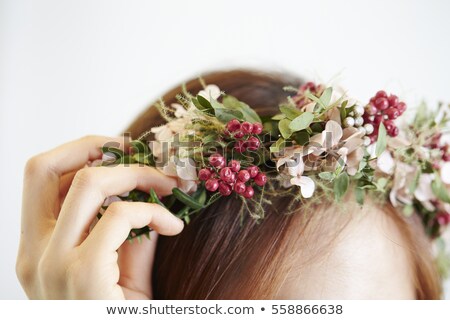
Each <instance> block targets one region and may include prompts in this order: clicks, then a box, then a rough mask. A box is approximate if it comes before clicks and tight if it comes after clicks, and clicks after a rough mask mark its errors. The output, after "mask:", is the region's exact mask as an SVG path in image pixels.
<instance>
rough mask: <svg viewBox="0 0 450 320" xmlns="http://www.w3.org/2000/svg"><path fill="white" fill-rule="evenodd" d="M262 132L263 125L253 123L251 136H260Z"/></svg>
mask: <svg viewBox="0 0 450 320" xmlns="http://www.w3.org/2000/svg"><path fill="white" fill-rule="evenodd" d="M262 131H263V125H262V124H261V123H259V122H255V123H254V124H253V131H252V133H253V134H261V133H262Z"/></svg>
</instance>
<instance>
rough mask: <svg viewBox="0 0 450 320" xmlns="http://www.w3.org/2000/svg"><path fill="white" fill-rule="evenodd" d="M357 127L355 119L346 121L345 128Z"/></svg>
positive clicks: (346, 119)
mask: <svg viewBox="0 0 450 320" xmlns="http://www.w3.org/2000/svg"><path fill="white" fill-rule="evenodd" d="M354 125H355V119H353V118H352V117H347V118H345V119H344V127H346V128H348V127H353V126H354Z"/></svg>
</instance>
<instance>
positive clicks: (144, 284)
mask: <svg viewBox="0 0 450 320" xmlns="http://www.w3.org/2000/svg"><path fill="white" fill-rule="evenodd" d="M157 239H158V234H157V233H156V232H154V231H152V232H151V233H150V239H147V238H143V239H142V241H133V242H130V241H125V242H124V243H123V244H122V246H121V247H120V248H119V260H118V264H119V269H120V280H119V285H121V286H122V287H123V288H127V289H129V290H130V291H131V292H138V293H141V294H142V296H145V297H148V298H150V299H151V298H152V285H151V283H152V271H153V261H154V258H155V251H156V243H157Z"/></svg>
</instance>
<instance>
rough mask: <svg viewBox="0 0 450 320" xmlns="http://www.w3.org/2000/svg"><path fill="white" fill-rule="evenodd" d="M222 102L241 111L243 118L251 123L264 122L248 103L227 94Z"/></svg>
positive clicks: (229, 108) (226, 106)
mask: <svg viewBox="0 0 450 320" xmlns="http://www.w3.org/2000/svg"><path fill="white" fill-rule="evenodd" d="M222 102H223V105H224V106H225V108H226V109H228V110H237V111H239V112H240V113H241V114H242V120H245V121H248V122H251V123H255V122H260V123H261V122H262V121H261V118H260V117H259V115H258V114H257V113H256V111H255V110H253V109H252V108H250V106H249V105H247V104H246V103H244V102H242V101H239V100H238V99H236V98H235V97H233V96H228V95H226V96H224V97H223V100H222Z"/></svg>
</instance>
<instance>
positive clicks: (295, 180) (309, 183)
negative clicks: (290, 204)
mask: <svg viewBox="0 0 450 320" xmlns="http://www.w3.org/2000/svg"><path fill="white" fill-rule="evenodd" d="M304 155H305V154H304V150H303V148H302V147H297V148H293V149H288V150H287V154H286V155H285V156H284V157H282V158H280V159H278V161H277V169H278V170H279V168H280V167H281V166H283V165H285V168H284V170H283V171H282V172H281V174H282V175H285V176H289V177H290V179H289V183H288V182H287V181H286V180H287V179H285V181H284V183H283V185H284V186H285V187H290V186H292V185H296V186H299V187H300V193H301V194H302V196H303V197H304V198H311V196H312V195H313V193H314V189H315V183H314V180H312V179H311V178H310V177H307V176H304V175H303V172H304V169H305V165H304V162H303V156H304Z"/></svg>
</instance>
